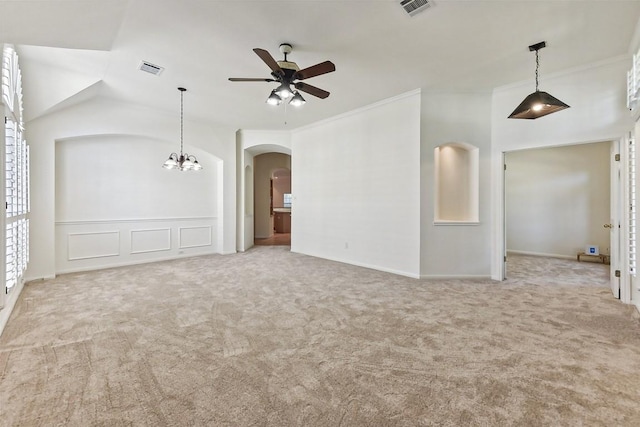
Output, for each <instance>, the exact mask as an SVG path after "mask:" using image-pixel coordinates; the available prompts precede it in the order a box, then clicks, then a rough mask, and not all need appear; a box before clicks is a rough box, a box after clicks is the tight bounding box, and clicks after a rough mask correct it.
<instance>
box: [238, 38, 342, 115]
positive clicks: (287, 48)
mask: <svg viewBox="0 0 640 427" xmlns="http://www.w3.org/2000/svg"><path fill="white" fill-rule="evenodd" d="M292 50H293V47H292V46H291V45H290V44H289V43H282V44H281V45H280V52H281V53H282V54H283V55H284V60H282V61H276V60H275V59H274V58H273V56H271V54H270V53H269V52H267V51H266V50H264V49H260V48H255V49H253V51H254V52H255V54H256V55H258V57H260V59H262V61H263V62H264V63H265V64H267V66H268V67H269V68H270V69H271V76H272V78H266V79H265V78H246V77H231V78H229V80H230V81H232V82H276V83H279V85H278V87H277V88H276V89H274V90H272V91H271V94H270V95H269V97H268V98H267V101H266V102H267V104H269V105H274V106H277V105H280V104H281V103H282V102H283V101H286V100H287V99H288V100H289V104H290V105H293V106H294V107H300V106H302V105H304V104H305V103H306V102H307V101H306V100H305V99H304V98H303V97H302V94H301V93H300V91H302V92H304V93H308V94H309V95H313V96H315V97H318V98H320V99H324V98H326V97H328V96H329V92H327V91H326V90H324V89H320V88H318V87H315V86H312V85H310V84H308V83H304V82H301V81H298V80H305V79H309V78H311V77H316V76H320V75H322V74H327V73H331V72H333V71H335V70H336V66H335V65H334V64H333V63H332V62H331V61H324V62H321V63H319V64H316V65H312V66H311V67H307V68H304V69H302V70H301V69H300V68H299V67H298V64H296V63H295V62H291V61H289V60H288V58H287V55H289V54H290V53H291V51H292ZM292 87H294V88H295V89H292Z"/></svg>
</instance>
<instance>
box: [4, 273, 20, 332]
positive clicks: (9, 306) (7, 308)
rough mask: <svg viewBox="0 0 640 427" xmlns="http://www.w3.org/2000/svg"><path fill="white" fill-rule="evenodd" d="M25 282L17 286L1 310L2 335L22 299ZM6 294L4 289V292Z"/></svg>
mask: <svg viewBox="0 0 640 427" xmlns="http://www.w3.org/2000/svg"><path fill="white" fill-rule="evenodd" d="M24 283H25V282H24V281H22V282H19V283H18V284H16V287H15V288H14V289H13V290H12V291H11V293H9V295H7V299H6V300H5V305H4V307H2V309H1V310H0V335H2V332H3V331H4V327H5V326H7V323H8V322H9V318H10V317H11V313H12V312H13V309H14V307H15V306H16V302H18V298H20V294H21V293H22V289H23V288H24ZM2 292H4V288H3V290H2Z"/></svg>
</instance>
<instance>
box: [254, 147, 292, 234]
mask: <svg viewBox="0 0 640 427" xmlns="http://www.w3.org/2000/svg"><path fill="white" fill-rule="evenodd" d="M253 164H254V170H255V174H254V183H253V188H254V193H253V197H254V203H253V204H254V242H253V243H254V245H260V246H291V199H292V197H291V156H290V155H288V154H282V153H265V154H260V155H258V156H255V157H254V162H253Z"/></svg>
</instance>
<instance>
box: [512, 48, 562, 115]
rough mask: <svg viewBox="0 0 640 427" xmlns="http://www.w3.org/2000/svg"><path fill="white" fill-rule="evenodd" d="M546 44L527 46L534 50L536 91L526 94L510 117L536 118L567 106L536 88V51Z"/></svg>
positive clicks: (537, 60)
mask: <svg viewBox="0 0 640 427" xmlns="http://www.w3.org/2000/svg"><path fill="white" fill-rule="evenodd" d="M546 46H547V43H546V42H540V43H536V44H533V45H531V46H529V51H531V52H533V51H535V52H536V91H535V92H533V93H532V94H530V95H527V97H526V98H525V99H524V101H522V102H521V103H520V105H518V107H516V109H515V110H513V113H511V115H510V116H509V118H510V119H537V118H538V117H542V116H546V115H547V114H551V113H555V112H556V111H560V110H564V109H565V108H569V106H568V105H567V104H565V103H564V102H562V101H560V100H559V99H557V98H554V97H553V96H551V95H549V94H548V93H547V92H542V91H539V90H538V68H540V61H539V58H538V51H539V50H540V49H542V48H543V47H546Z"/></svg>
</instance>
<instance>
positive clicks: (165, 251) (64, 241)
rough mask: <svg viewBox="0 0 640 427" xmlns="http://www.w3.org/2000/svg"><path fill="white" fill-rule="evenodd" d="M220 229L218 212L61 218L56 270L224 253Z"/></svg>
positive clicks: (57, 236) (60, 271)
mask: <svg viewBox="0 0 640 427" xmlns="http://www.w3.org/2000/svg"><path fill="white" fill-rule="evenodd" d="M218 229H219V227H218V221H217V218H215V217H193V218H153V219H112V220H108V219H105V220H87V221H58V222H56V247H55V251H56V274H63V273H71V272H74V271H85V270H96V269H100V268H109V267H118V266H123V265H131V264H140V263H145V262H155V261H163V260H169V259H175V258H183V257H189V256H196V255H207V254H215V253H220V248H219V246H220V243H219V242H220V241H221V239H220V238H219V236H218V235H217V233H218ZM220 247H221V246H220Z"/></svg>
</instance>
